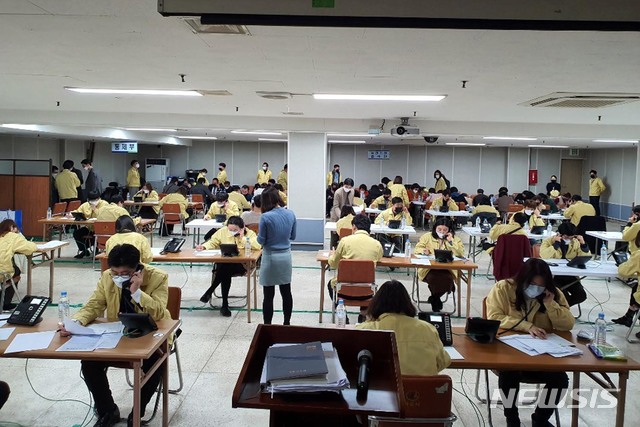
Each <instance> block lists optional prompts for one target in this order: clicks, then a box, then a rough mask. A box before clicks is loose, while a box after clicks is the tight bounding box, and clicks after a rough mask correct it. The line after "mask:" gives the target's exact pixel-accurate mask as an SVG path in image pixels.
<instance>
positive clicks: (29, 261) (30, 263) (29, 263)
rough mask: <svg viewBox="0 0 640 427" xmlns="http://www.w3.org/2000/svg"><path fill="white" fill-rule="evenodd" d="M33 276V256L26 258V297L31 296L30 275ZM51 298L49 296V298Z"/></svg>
mask: <svg viewBox="0 0 640 427" xmlns="http://www.w3.org/2000/svg"><path fill="white" fill-rule="evenodd" d="M32 274H33V256H31V255H29V256H27V295H31V281H32V280H31V275H32ZM49 297H51V296H49Z"/></svg>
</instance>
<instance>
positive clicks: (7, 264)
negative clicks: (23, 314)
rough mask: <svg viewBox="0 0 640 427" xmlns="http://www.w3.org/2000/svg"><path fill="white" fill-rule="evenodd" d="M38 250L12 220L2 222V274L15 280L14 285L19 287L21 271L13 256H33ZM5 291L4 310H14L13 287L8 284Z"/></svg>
mask: <svg viewBox="0 0 640 427" xmlns="http://www.w3.org/2000/svg"><path fill="white" fill-rule="evenodd" d="M37 250H38V247H37V246H36V244H35V243H33V242H30V241H28V240H27V239H25V238H24V236H23V235H22V234H20V230H19V229H18V225H17V224H16V223H15V221H13V220H12V219H5V220H3V221H2V222H0V273H6V274H8V275H9V277H12V278H13V283H15V284H16V286H18V282H19V281H20V269H19V268H18V266H17V265H16V263H15V260H14V259H13V256H14V255H15V254H17V253H18V254H24V255H31V254H33V253H34V252H35V251H37ZM2 286H5V287H6V288H5V290H4V307H2V310H12V309H13V308H15V304H13V303H12V302H11V300H13V295H14V290H13V286H11V285H10V284H9V282H8V281H7V283H4V284H2Z"/></svg>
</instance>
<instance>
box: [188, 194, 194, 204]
mask: <svg viewBox="0 0 640 427" xmlns="http://www.w3.org/2000/svg"><path fill="white" fill-rule="evenodd" d="M187 197H188V200H189V203H191V202H193V195H191V194H189V195H188V196H187Z"/></svg>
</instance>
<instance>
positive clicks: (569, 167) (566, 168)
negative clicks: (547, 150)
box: [560, 159, 584, 197]
mask: <svg viewBox="0 0 640 427" xmlns="http://www.w3.org/2000/svg"><path fill="white" fill-rule="evenodd" d="M560 162H561V163H560V185H562V194H564V193H571V195H574V194H580V195H582V194H581V193H582V160H577V159H562V160H561V161H560ZM582 196H583V197H584V195H582Z"/></svg>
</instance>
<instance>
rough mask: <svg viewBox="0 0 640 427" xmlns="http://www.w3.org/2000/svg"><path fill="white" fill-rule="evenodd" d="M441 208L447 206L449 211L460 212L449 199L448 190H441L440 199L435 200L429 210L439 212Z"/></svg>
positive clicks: (449, 193)
mask: <svg viewBox="0 0 640 427" xmlns="http://www.w3.org/2000/svg"><path fill="white" fill-rule="evenodd" d="M442 206H447V207H448V208H449V210H450V211H458V210H460V208H459V207H458V204H457V203H456V202H455V200H453V199H452V198H451V192H450V191H449V190H442V197H440V198H439V199H435V200H434V201H433V202H432V203H431V207H430V208H429V209H430V210H432V211H437V212H439V211H440V208H442Z"/></svg>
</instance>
